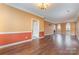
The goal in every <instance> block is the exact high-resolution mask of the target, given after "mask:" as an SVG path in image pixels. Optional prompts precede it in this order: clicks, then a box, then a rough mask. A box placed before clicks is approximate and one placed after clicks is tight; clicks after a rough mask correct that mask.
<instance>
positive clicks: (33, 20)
mask: <svg viewBox="0 0 79 59" xmlns="http://www.w3.org/2000/svg"><path fill="white" fill-rule="evenodd" d="M33 22H37V23H38V26H39V32H38V33H39V34H40V23H39V20H35V19H32V40H33ZM39 34H38V38H39V37H40V36H39Z"/></svg>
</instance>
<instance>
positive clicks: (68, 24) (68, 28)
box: [66, 23, 71, 31]
mask: <svg viewBox="0 0 79 59" xmlns="http://www.w3.org/2000/svg"><path fill="white" fill-rule="evenodd" d="M66 30H69V31H70V30H71V29H70V23H67V24H66Z"/></svg>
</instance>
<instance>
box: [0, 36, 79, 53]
mask: <svg viewBox="0 0 79 59" xmlns="http://www.w3.org/2000/svg"><path fill="white" fill-rule="evenodd" d="M63 37H64V36H63ZM59 39H61V37H58V40H59ZM60 41H61V40H60ZM72 41H73V42H75V43H76V44H75V43H74V44H72V46H66V44H64V43H65V39H63V41H62V42H61V43H63V42H64V43H63V44H59V43H58V42H57V41H56V40H55V39H54V38H53V39H52V38H51V39H50V38H49V39H45V38H44V39H35V40H32V41H30V42H27V43H23V44H20V45H16V46H11V47H7V48H3V49H0V55H72V54H73V55H77V54H79V46H78V41H77V40H76V38H74V39H73V38H72Z"/></svg>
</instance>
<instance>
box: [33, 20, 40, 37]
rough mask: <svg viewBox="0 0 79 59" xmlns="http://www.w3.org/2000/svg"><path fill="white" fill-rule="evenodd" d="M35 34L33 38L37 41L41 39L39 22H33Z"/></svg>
mask: <svg viewBox="0 0 79 59" xmlns="http://www.w3.org/2000/svg"><path fill="white" fill-rule="evenodd" d="M32 26H33V32H32V38H33V39H37V38H39V22H38V21H33V25H32Z"/></svg>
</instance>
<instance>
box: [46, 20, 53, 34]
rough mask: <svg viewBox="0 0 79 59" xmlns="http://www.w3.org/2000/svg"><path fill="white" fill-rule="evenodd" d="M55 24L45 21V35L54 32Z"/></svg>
mask: <svg viewBox="0 0 79 59" xmlns="http://www.w3.org/2000/svg"><path fill="white" fill-rule="evenodd" d="M53 27H54V24H52V23H49V22H47V21H45V35H50V34H53V29H54V28H53Z"/></svg>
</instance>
